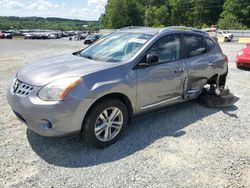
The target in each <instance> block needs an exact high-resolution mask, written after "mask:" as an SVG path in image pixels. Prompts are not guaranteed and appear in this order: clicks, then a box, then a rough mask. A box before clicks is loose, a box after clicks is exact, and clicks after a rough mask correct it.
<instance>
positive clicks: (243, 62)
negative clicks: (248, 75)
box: [236, 56, 250, 68]
mask: <svg viewBox="0 0 250 188" xmlns="http://www.w3.org/2000/svg"><path fill="white" fill-rule="evenodd" d="M236 65H237V66H239V67H247V68H250V58H247V57H241V56H237V57H236Z"/></svg>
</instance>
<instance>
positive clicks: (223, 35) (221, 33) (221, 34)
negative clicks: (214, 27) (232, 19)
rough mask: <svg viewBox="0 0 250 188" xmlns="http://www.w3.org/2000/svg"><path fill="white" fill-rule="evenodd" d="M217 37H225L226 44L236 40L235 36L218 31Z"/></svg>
mask: <svg viewBox="0 0 250 188" xmlns="http://www.w3.org/2000/svg"><path fill="white" fill-rule="evenodd" d="M217 37H224V41H225V42H230V41H231V40H232V39H233V38H234V35H233V34H232V33H229V32H226V31H222V30H218V31H217Z"/></svg>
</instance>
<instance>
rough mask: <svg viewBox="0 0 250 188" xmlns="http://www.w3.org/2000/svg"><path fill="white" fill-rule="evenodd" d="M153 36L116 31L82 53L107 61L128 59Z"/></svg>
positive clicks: (85, 55) (82, 54)
mask: <svg viewBox="0 0 250 188" xmlns="http://www.w3.org/2000/svg"><path fill="white" fill-rule="evenodd" d="M152 37H153V36H152V35H148V34H138V33H114V34H110V35H108V36H106V37H104V38H102V39H100V40H99V41H97V42H96V43H95V44H93V45H91V46H89V47H88V48H86V49H84V50H83V51H82V52H81V53H80V55H81V56H83V57H86V58H90V59H94V60H99V61H106V62H121V61H126V60H128V59H130V58H131V57H132V56H133V55H135V54H136V52H138V51H139V50H140V49H141V48H142V46H143V45H144V44H145V43H146V42H147V41H148V40H150V39H151V38H152Z"/></svg>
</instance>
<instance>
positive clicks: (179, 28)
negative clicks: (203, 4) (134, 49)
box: [117, 26, 208, 36]
mask: <svg viewBox="0 0 250 188" xmlns="http://www.w3.org/2000/svg"><path fill="white" fill-rule="evenodd" d="M173 31H183V32H184V31H185V32H193V33H199V34H203V35H206V36H208V34H207V32H205V31H202V30H199V29H196V28H191V27H186V26H170V27H166V28H153V27H143V26H131V27H125V28H122V29H119V30H118V31H117V32H124V33H141V34H149V35H157V34H159V33H166V32H173Z"/></svg>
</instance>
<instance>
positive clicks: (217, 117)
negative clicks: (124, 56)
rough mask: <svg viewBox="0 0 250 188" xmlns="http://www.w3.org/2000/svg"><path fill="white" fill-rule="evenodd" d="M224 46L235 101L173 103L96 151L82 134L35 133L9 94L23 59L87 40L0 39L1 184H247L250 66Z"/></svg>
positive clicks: (228, 45) (237, 46) (233, 47)
mask: <svg viewBox="0 0 250 188" xmlns="http://www.w3.org/2000/svg"><path fill="white" fill-rule="evenodd" d="M221 46H222V48H223V51H224V53H225V54H227V55H228V57H229V60H230V62H229V76H228V86H229V87H230V89H231V91H232V92H233V93H234V94H235V96H236V103H235V105H234V106H232V107H230V108H222V109H208V108H204V107H201V106H199V105H198V104H197V103H196V102H195V101H191V102H187V103H183V104H179V105H175V106H172V107H169V108H166V109H165V110H162V111H160V112H157V113H154V114H151V115H148V116H146V117H141V118H139V119H137V120H136V121H135V122H134V123H133V124H132V126H130V127H129V128H128V129H127V131H126V133H125V135H124V136H123V137H122V139H120V141H118V142H117V143H116V144H114V145H112V146H111V147H108V148H106V149H104V150H99V149H95V148H92V147H88V146H86V145H85V144H84V143H82V141H81V140H79V139H78V138H43V137H41V136H38V135H37V134H35V133H33V132H31V131H29V130H27V129H26V126H25V125H23V124H21V123H20V122H19V121H18V120H17V119H16V118H15V116H14V115H13V113H12V112H11V109H10V108H9V106H8V105H7V103H6V99H5V94H6V90H7V89H8V83H9V81H10V79H11V77H12V76H13V75H14V74H15V73H16V71H17V70H18V69H19V68H21V67H22V66H23V65H24V64H26V63H31V62H32V61H35V60H38V59H40V58H44V57H48V56H51V55H57V54H62V53H69V52H72V51H76V50H79V49H81V48H82V42H75V41H68V40H48V41H36V40H25V41H21V40H20V41H15V40H12V41H11V40H0V112H1V113H0V187H35V186H37V187H55V188H56V187H213V188H214V187H233V188H235V187H250V118H249V117H250V95H249V91H250V84H249V80H250V71H247V70H238V69H237V68H236V67H235V64H234V58H235V55H236V53H237V51H238V50H239V49H240V48H242V47H243V45H240V44H237V43H225V44H222V45H221Z"/></svg>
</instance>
